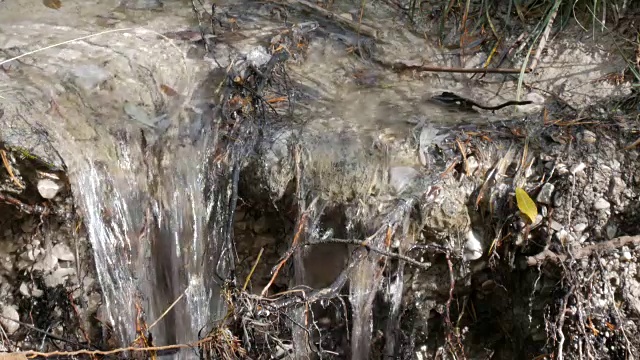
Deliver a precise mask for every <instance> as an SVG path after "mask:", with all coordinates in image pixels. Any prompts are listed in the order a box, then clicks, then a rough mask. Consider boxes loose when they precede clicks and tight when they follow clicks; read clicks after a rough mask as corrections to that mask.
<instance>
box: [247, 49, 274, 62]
mask: <svg viewBox="0 0 640 360" xmlns="http://www.w3.org/2000/svg"><path fill="white" fill-rule="evenodd" d="M269 59H271V55H269V53H268V52H267V50H266V49H265V48H264V47H262V46H256V47H254V48H253V49H251V50H250V51H249V52H248V53H247V61H248V62H249V63H251V65H253V66H256V67H260V66H262V65H264V64H266V63H267V62H268V61H269Z"/></svg>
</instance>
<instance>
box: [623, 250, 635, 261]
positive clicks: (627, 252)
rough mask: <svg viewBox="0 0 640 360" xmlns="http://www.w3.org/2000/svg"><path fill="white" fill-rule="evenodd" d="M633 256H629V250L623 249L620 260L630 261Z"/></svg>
mask: <svg viewBox="0 0 640 360" xmlns="http://www.w3.org/2000/svg"><path fill="white" fill-rule="evenodd" d="M632 258H633V257H632V256H631V252H630V251H623V252H622V260H624V261H631V259H632Z"/></svg>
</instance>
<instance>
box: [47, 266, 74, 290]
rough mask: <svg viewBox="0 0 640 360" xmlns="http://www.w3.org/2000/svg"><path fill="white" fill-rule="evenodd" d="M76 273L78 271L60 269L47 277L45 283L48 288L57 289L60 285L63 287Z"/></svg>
mask: <svg viewBox="0 0 640 360" xmlns="http://www.w3.org/2000/svg"><path fill="white" fill-rule="evenodd" d="M75 273H76V269H74V268H59V269H58V270H56V271H54V272H53V273H51V274H49V275H46V276H45V277H44V283H45V285H47V287H56V286H58V285H63V284H64V282H65V280H67V278H68V277H69V276H71V275H73V274H75Z"/></svg>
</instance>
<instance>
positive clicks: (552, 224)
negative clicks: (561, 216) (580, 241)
mask: <svg viewBox="0 0 640 360" xmlns="http://www.w3.org/2000/svg"><path fill="white" fill-rule="evenodd" d="M549 227H550V228H551V229H552V230H553V231H560V230H562V227H563V226H562V224H560V223H559V222H557V221H555V220H551V222H550V223H549Z"/></svg>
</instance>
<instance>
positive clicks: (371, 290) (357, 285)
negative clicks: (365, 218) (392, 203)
mask: <svg viewBox="0 0 640 360" xmlns="http://www.w3.org/2000/svg"><path fill="white" fill-rule="evenodd" d="M414 203H415V200H413V199H409V200H401V201H400V203H399V204H397V205H396V207H395V208H394V209H392V210H391V211H390V212H389V213H388V214H387V215H386V216H381V218H382V219H381V220H382V221H377V222H373V223H372V224H376V225H378V226H380V224H382V227H380V228H379V229H378V230H377V231H376V232H375V233H374V234H373V235H372V236H370V237H369V240H368V244H369V245H370V246H371V247H372V248H379V249H385V250H388V249H389V247H390V246H391V244H392V242H393V241H394V237H395V235H396V232H397V230H398V228H401V229H402V230H403V231H402V234H400V236H401V237H403V236H405V235H406V227H407V224H408V223H407V219H408V217H409V216H410V213H411V210H412V208H413V205H414ZM401 241H402V240H401ZM386 262H387V259H386V258H385V257H384V256H382V255H380V254H376V253H373V252H370V253H369V256H368V257H366V258H365V259H364V260H363V261H362V262H361V263H360V265H359V266H358V268H357V269H356V271H355V272H354V274H353V276H352V277H351V286H350V288H349V301H350V302H351V307H352V319H353V320H352V330H351V359H352V360H364V359H369V358H370V357H371V356H370V352H371V336H372V330H373V302H374V300H375V296H376V293H377V292H378V290H379V288H380V285H381V283H382V281H383V279H384V275H383V272H384V269H385V267H386V266H387V264H386ZM401 274H402V272H401V271H399V272H398V274H397V275H398V276H399V277H398V278H397V281H400V282H401V281H402V278H401ZM396 285H398V284H397V283H396ZM399 286H401V283H400V285H399ZM398 290H400V291H399V295H401V293H402V292H401V287H400V289H398ZM399 301H400V298H399V297H397V296H396V297H395V298H394V299H393V300H392V303H393V304H394V306H393V308H392V312H393V313H392V314H390V315H392V319H391V321H395V320H394V319H393V316H394V315H395V316H396V317H397V315H398V314H397V312H398V310H397V309H396V308H397V307H398V306H399ZM394 309H396V310H395V311H394Z"/></svg>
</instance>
